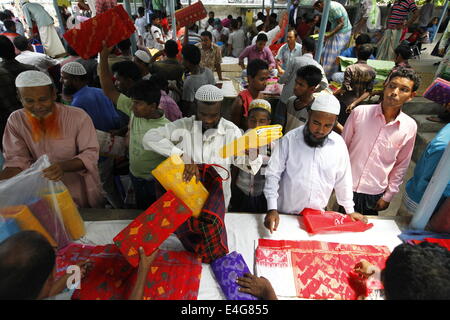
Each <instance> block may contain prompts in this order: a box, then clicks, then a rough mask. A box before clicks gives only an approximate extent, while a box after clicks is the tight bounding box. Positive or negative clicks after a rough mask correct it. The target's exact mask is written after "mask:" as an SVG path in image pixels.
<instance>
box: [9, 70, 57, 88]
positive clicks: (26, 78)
mask: <svg viewBox="0 0 450 320" xmlns="http://www.w3.org/2000/svg"><path fill="white" fill-rule="evenodd" d="M51 84H53V82H52V79H50V77H49V76H48V75H47V74H45V73H43V72H42V71H35V70H29V71H24V72H22V73H20V74H19V75H18V76H17V78H16V87H17V88H28V87H43V86H48V85H51Z"/></svg>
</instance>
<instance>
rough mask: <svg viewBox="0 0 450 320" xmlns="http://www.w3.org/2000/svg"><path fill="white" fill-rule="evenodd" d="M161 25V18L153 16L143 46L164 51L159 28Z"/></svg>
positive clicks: (157, 15)
mask: <svg viewBox="0 0 450 320" xmlns="http://www.w3.org/2000/svg"><path fill="white" fill-rule="evenodd" d="M160 24H161V16H160V15H159V14H155V15H154V16H153V18H152V25H151V27H150V32H148V33H146V34H145V44H146V46H147V47H149V48H154V49H158V50H162V49H164V43H165V42H164V36H163V33H162V31H161V28H160V27H159V26H160Z"/></svg>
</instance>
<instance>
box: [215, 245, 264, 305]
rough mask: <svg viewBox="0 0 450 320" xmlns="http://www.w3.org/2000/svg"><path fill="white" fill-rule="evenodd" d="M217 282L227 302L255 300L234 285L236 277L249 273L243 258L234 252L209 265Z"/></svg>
mask: <svg viewBox="0 0 450 320" xmlns="http://www.w3.org/2000/svg"><path fill="white" fill-rule="evenodd" d="M211 268H212V270H213V272H214V276H215V277H216V280H217V282H218V283H219V285H220V287H221V288H222V291H223V293H224V294H225V297H226V298H227V299H228V300H257V298H256V297H255V296H253V295H251V294H249V293H245V292H240V291H239V285H238V284H237V283H236V280H237V278H238V277H243V276H244V274H246V273H250V270H249V268H248V266H247V264H246V263H245V260H244V258H243V257H242V255H241V254H240V253H237V252H236V251H233V252H231V253H230V254H227V255H226V256H223V257H221V258H218V259H216V260H214V261H213V262H212V263H211Z"/></svg>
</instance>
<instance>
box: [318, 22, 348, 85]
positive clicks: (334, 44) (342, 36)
mask: <svg viewBox="0 0 450 320" xmlns="http://www.w3.org/2000/svg"><path fill="white" fill-rule="evenodd" d="M351 33H352V31H351V30H350V31H348V32H345V33H340V32H339V33H336V34H335V35H334V36H332V37H331V38H329V39H328V40H327V42H326V43H325V46H324V48H323V55H322V66H323V70H324V71H325V75H326V76H327V78H328V79H331V76H332V75H333V73H335V72H337V71H338V68H339V66H338V64H337V63H336V58H337V56H339V54H340V53H341V52H342V50H343V49H345V47H346V46H347V44H348V42H349V41H350V36H351Z"/></svg>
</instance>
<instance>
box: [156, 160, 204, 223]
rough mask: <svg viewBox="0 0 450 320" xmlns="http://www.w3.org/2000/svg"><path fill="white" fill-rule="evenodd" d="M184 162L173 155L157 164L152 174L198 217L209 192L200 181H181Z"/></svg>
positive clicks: (193, 179)
mask: <svg viewBox="0 0 450 320" xmlns="http://www.w3.org/2000/svg"><path fill="white" fill-rule="evenodd" d="M183 173H184V162H183V160H182V159H181V158H180V156H178V155H173V156H171V157H169V158H167V159H166V160H164V161H163V162H161V163H160V164H159V166H157V167H156V168H155V169H154V170H153V171H152V175H153V176H154V177H155V179H156V180H158V181H159V183H161V185H162V186H163V187H164V188H165V189H166V190H172V192H173V193H174V194H175V195H176V196H177V197H178V198H179V199H180V200H182V201H183V202H184V203H185V204H186V205H187V206H188V207H189V208H190V209H191V210H192V216H194V217H198V216H199V215H200V211H201V210H202V208H203V205H204V204H205V201H206V199H208V197H209V192H208V190H206V188H205V187H204V186H203V184H202V183H201V182H198V183H197V182H196V181H195V177H192V179H191V181H189V182H185V181H183Z"/></svg>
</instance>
